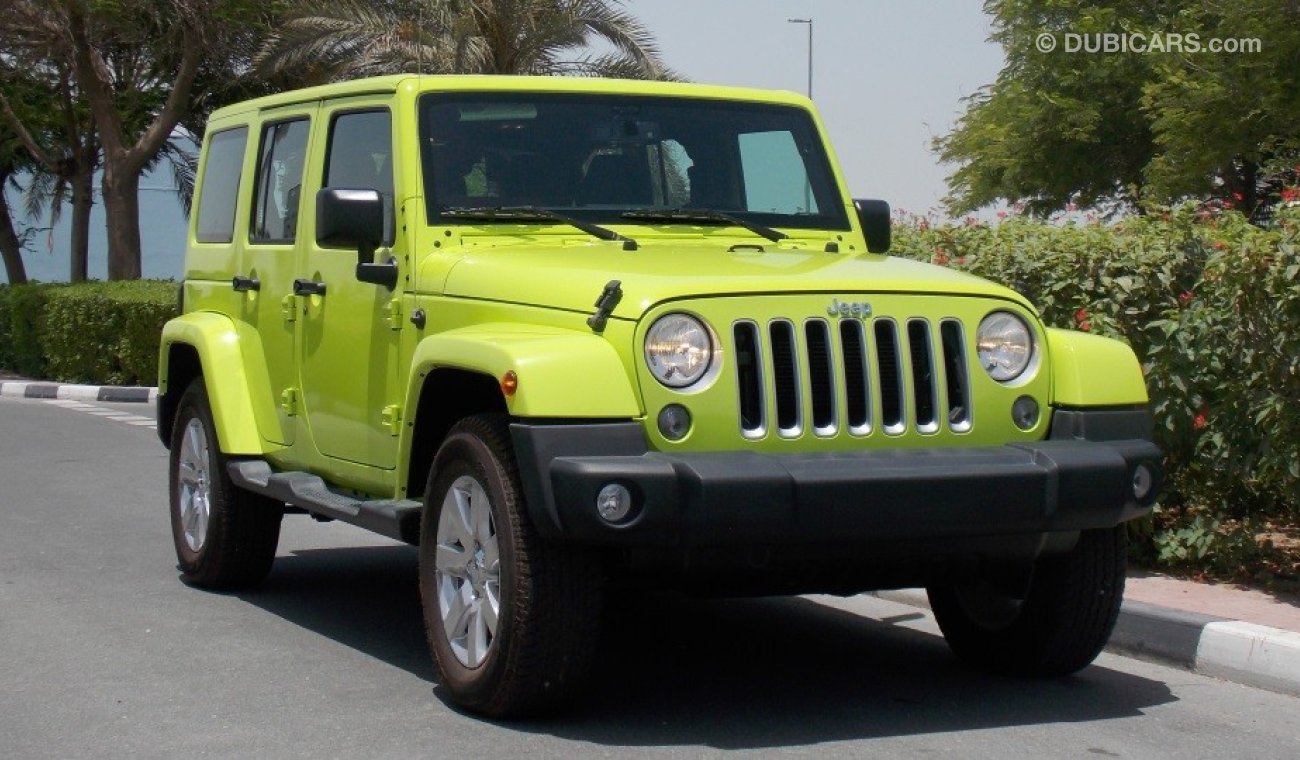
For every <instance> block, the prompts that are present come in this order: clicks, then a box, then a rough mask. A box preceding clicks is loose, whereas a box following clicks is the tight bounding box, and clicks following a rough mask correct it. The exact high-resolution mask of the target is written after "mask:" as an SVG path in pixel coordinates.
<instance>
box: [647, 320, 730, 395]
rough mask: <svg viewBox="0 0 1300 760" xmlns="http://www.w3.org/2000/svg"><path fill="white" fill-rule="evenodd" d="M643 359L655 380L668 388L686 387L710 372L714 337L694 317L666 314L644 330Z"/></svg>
mask: <svg viewBox="0 0 1300 760" xmlns="http://www.w3.org/2000/svg"><path fill="white" fill-rule="evenodd" d="M645 360H646V364H648V365H649V366H650V372H651V373H652V374H653V375H654V376H655V379H656V380H658V381H659V382H661V383H663V384H664V385H666V386H668V387H669V388H685V387H686V386H688V385H691V384H692V383H695V382H698V381H699V379H700V378H702V377H704V373H706V372H708V371H709V365H710V364H712V363H713V339H712V338H710V337H709V330H708V328H707V327H705V326H704V323H703V322H701V321H700V320H698V319H696V318H695V317H692V316H690V315H688V314H667V315H665V316H663V317H660V318H659V319H658V320H657V321H656V322H655V323H654V324H653V325H651V326H650V330H649V331H648V332H647V333H646V336H645Z"/></svg>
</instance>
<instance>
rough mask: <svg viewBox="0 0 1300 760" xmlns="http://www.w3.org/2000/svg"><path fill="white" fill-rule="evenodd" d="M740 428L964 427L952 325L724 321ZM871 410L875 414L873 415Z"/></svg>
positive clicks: (961, 354) (962, 359) (784, 431)
mask: <svg viewBox="0 0 1300 760" xmlns="http://www.w3.org/2000/svg"><path fill="white" fill-rule="evenodd" d="M732 338H733V340H734V346H735V351H736V365H737V373H736V374H737V391H738V395H739V412H740V415H739V416H740V431H741V434H742V435H744V436H745V437H746V438H755V439H756V438H762V437H764V436H765V435H767V434H768V432H769V430H773V431H774V432H775V433H776V435H778V436H780V437H782V438H797V437H799V436H801V435H803V434H804V433H805V432H806V431H807V430H811V431H812V433H813V434H814V435H817V436H822V437H828V436H834V435H839V434H841V433H847V434H848V435H851V436H857V437H862V436H867V435H870V434H871V433H872V431H873V430H875V429H876V428H877V427H879V428H880V430H881V431H882V432H883V433H884V434H885V435H902V434H903V433H905V432H907V431H908V430H909V429H910V430H912V431H914V432H917V433H922V434H929V433H936V432H938V431H939V430H940V429H941V428H942V427H943V426H945V425H946V426H947V428H948V429H949V430H951V431H953V432H964V431H966V430H969V429H970V425H971V410H970V390H969V384H968V382H967V381H968V376H967V361H966V351H965V341H964V339H963V336H962V327H961V323H960V322H958V321H956V320H952V319H946V320H942V321H941V322H940V323H939V327H938V333H937V334H935V331H934V327H933V325H932V323H931V322H930V321H929V320H926V319H921V318H913V319H908V320H905V321H902V322H901V323H900V322H898V321H895V320H893V319H888V318H880V319H875V320H872V321H871V322H870V323H869V326H868V323H865V322H863V321H860V320H841V321H839V323H838V324H837V325H834V326H833V325H832V324H831V323H830V322H828V321H827V320H825V319H809V320H807V321H805V322H804V323H803V326H802V329H799V328H797V327H796V326H795V324H794V323H793V322H792V321H790V320H788V319H781V318H778V319H772V320H770V321H768V322H767V323H766V324H765V325H760V324H759V323H757V322H754V321H750V320H740V321H737V322H736V323H734V324H733V325H732ZM877 418H878V419H877Z"/></svg>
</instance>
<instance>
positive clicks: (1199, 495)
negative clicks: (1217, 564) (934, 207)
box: [894, 204, 1300, 564]
mask: <svg viewBox="0 0 1300 760" xmlns="http://www.w3.org/2000/svg"><path fill="white" fill-rule="evenodd" d="M894 240H895V252H896V253H897V254H898V255H903V256H908V257H910V258H916V259H921V260H929V261H933V262H934V263H939V264H945V265H948V266H954V267H957V268H960V269H964V270H966V271H969V272H971V273H973V274H976V275H979V276H982V277H987V278H989V279H992V280H995V281H999V282H1002V283H1005V284H1007V285H1008V286H1010V287H1012V288H1014V289H1016V290H1018V291H1020V292H1022V293H1024V294H1025V295H1026V296H1028V297H1029V298H1030V300H1032V301H1033V302H1034V303H1035V304H1036V305H1037V306H1038V308H1039V309H1040V312H1041V314H1042V316H1043V319H1044V321H1045V322H1046V323H1047V324H1049V325H1053V326H1057V327H1066V328H1074V329H1082V330H1088V331H1091V332H1094V333H1098V334H1101V335H1107V336H1111V337H1116V338H1120V339H1122V340H1124V341H1126V342H1127V343H1129V344H1130V345H1131V346H1133V348H1134V350H1135V351H1136V353H1137V355H1138V358H1139V359H1140V360H1141V362H1142V365H1143V369H1144V371H1145V373H1146V378H1147V386H1148V390H1149V392H1150V395H1151V407H1152V410H1153V412H1154V413H1155V417H1156V439H1157V443H1159V444H1160V446H1161V447H1162V448H1163V449H1164V451H1165V452H1166V464H1167V466H1168V471H1169V480H1168V482H1167V484H1166V487H1165V491H1164V494H1163V496H1162V499H1161V503H1162V507H1163V512H1162V517H1161V520H1160V522H1159V524H1158V526H1157V528H1156V531H1155V534H1154V535H1152V536H1151V537H1150V540H1151V541H1152V542H1154V547H1155V549H1154V551H1155V552H1158V554H1156V557H1157V558H1158V559H1160V560H1162V561H1166V562H1173V561H1175V560H1177V561H1179V562H1182V561H1186V560H1188V558H1191V559H1192V560H1195V561H1196V562H1200V561H1201V560H1203V559H1204V558H1205V556H1207V555H1205V554H1204V553H1203V552H1202V548H1203V547H1204V546H1207V545H1208V546H1211V547H1212V548H1213V551H1214V552H1216V553H1219V554H1222V553H1223V552H1226V551H1233V552H1234V553H1236V554H1239V553H1240V552H1239V551H1237V550H1232V549H1231V544H1232V542H1233V541H1237V540H1238V538H1239V537H1240V536H1241V535H1248V534H1245V533H1242V531H1241V530H1239V529H1234V530H1227V529H1226V528H1222V526H1224V525H1229V524H1230V523H1232V522H1233V521H1236V522H1241V521H1249V520H1257V519H1264V518H1274V517H1279V518H1283V519H1289V520H1296V519H1300V405H1298V404H1297V403H1296V399H1300V330H1297V329H1296V325H1300V208H1289V209H1281V210H1279V211H1278V212H1277V216H1276V219H1275V220H1274V223H1273V224H1272V225H1271V226H1270V227H1268V228H1260V227H1257V226H1254V225H1252V224H1250V223H1248V222H1247V221H1246V219H1245V218H1244V217H1243V216H1242V215H1241V214H1239V213H1237V212H1234V211H1228V212H1224V211H1220V210H1217V209H1213V208H1197V207H1195V206H1193V205H1190V204H1189V205H1186V206H1183V207H1180V208H1178V209H1174V210H1172V211H1163V212H1159V213H1156V214H1152V215H1149V216H1145V217H1129V218H1125V219H1124V220H1122V221H1121V222H1118V223H1116V224H1111V225H1106V224H1101V223H1098V222H1091V223H1087V224H1065V225H1060V226H1057V225H1048V224H1042V223H1036V222H1031V221H1027V220H1024V219H1019V218H1010V219H1007V220H1006V221H1004V222H1002V223H1000V224H997V225H993V226H990V225H984V224H975V223H968V224H965V225H951V226H931V225H929V224H928V223H927V222H925V221H924V220H919V221H915V222H914V223H912V224H900V225H897V226H896V228H895V237H894ZM1197 516H1200V517H1201V518H1202V521H1201V522H1200V523H1199V528H1196V526H1197V525H1198V523H1196V519H1197ZM1216 520H1217V521H1219V524H1218V525H1216V524H1215V523H1214V521H1216ZM1186 530H1191V531H1192V532H1190V533H1188V532H1183V533H1179V532H1178V531H1186ZM1206 542H1209V543H1208V544H1207V543H1206ZM1207 551H1208V550H1207ZM1212 562H1213V558H1211V564H1212ZM1202 564H1204V563H1202Z"/></svg>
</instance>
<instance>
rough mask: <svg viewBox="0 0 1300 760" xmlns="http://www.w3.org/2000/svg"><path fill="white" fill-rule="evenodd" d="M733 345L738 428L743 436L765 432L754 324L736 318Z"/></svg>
mask: <svg viewBox="0 0 1300 760" xmlns="http://www.w3.org/2000/svg"><path fill="white" fill-rule="evenodd" d="M732 337H733V338H734V340H735V346H736V374H737V384H738V385H739V390H740V430H741V433H742V434H743V435H745V437H747V438H761V437H762V436H763V434H764V433H765V432H766V425H765V415H764V413H763V407H764V405H763V361H762V349H761V346H760V344H759V339H758V325H756V324H754V323H753V322H737V323H736V325H735V327H734V328H733V329H732Z"/></svg>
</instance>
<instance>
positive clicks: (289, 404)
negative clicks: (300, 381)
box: [280, 388, 298, 417]
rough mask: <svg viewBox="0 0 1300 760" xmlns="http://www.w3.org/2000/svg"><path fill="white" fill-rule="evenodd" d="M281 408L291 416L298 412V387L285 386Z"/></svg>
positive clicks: (281, 396) (281, 394) (281, 398)
mask: <svg viewBox="0 0 1300 760" xmlns="http://www.w3.org/2000/svg"><path fill="white" fill-rule="evenodd" d="M280 408H281V409H283V410H284V413H285V414H287V415H289V416H290V417H292V416H294V415H295V414H297V413H298V389H297V388H285V389H284V391H283V392H281V393H280Z"/></svg>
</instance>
